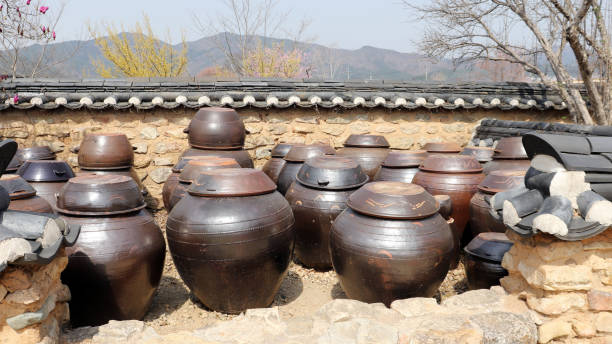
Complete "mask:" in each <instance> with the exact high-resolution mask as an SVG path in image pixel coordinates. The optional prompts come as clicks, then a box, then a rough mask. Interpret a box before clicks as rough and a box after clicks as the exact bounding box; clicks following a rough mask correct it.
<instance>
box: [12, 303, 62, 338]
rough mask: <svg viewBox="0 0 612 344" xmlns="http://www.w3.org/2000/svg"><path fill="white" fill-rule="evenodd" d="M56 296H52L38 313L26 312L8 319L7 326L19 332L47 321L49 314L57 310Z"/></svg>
mask: <svg viewBox="0 0 612 344" xmlns="http://www.w3.org/2000/svg"><path fill="white" fill-rule="evenodd" d="M55 301H56V296H55V294H51V295H50V296H49V297H48V298H47V299H46V300H45V303H43V305H42V307H40V309H39V310H37V311H36V312H26V313H22V314H19V315H16V316H14V317H11V318H8V319H6V324H7V325H9V326H10V327H11V328H12V329H13V330H15V331H18V330H21V329H22V328H24V327H27V326H30V325H34V324H38V323H39V322H41V321H43V320H45V319H46V318H47V316H48V315H49V313H51V311H53V309H55Z"/></svg>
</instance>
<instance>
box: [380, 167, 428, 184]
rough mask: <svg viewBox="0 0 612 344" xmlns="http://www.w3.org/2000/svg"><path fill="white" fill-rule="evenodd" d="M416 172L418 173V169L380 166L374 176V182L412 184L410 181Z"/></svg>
mask: <svg viewBox="0 0 612 344" xmlns="http://www.w3.org/2000/svg"><path fill="white" fill-rule="evenodd" d="M417 172H419V168H418V167H405V168H401V167H400V168H392V167H385V166H381V167H380V168H379V169H378V171H377V172H376V175H374V181H392V182H402V183H412V179H413V178H414V175H415V174H417Z"/></svg>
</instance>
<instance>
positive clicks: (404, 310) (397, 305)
mask: <svg viewBox="0 0 612 344" xmlns="http://www.w3.org/2000/svg"><path fill="white" fill-rule="evenodd" d="M391 309H393V310H394V311H396V312H399V313H400V314H402V315H403V316H405V317H414V316H421V315H427V314H432V313H441V312H442V311H443V308H442V306H440V305H439V304H438V302H436V300H435V299H432V298H427V297H414V298H410V299H405V300H395V301H393V302H392V303H391Z"/></svg>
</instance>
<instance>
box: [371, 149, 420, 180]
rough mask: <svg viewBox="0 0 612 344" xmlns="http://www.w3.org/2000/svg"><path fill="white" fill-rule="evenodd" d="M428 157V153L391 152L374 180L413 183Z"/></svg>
mask: <svg viewBox="0 0 612 344" xmlns="http://www.w3.org/2000/svg"><path fill="white" fill-rule="evenodd" d="M426 157H427V152H426V151H405V152H390V153H389V155H387V158H386V159H385V161H383V162H382V164H381V166H380V168H379V169H378V172H376V175H375V176H374V180H375V181H392V182H402V183H412V178H414V175H415V174H416V173H417V172H418V171H419V165H421V162H422V161H423V160H424V159H425V158H426Z"/></svg>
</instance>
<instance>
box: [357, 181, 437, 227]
mask: <svg viewBox="0 0 612 344" xmlns="http://www.w3.org/2000/svg"><path fill="white" fill-rule="evenodd" d="M347 205H348V206H349V207H350V208H351V209H353V210H355V211H356V212H359V213H362V214H365V215H370V216H374V217H382V218H389V219H421V218H425V217H429V216H431V215H433V214H435V213H437V212H438V210H439V209H440V206H439V204H438V202H437V201H436V199H435V198H434V197H433V196H432V195H431V194H429V193H428V192H427V191H425V189H424V188H422V187H421V186H419V185H416V184H408V183H402V182H386V181H385V182H373V183H368V184H366V185H364V186H362V187H361V188H359V189H358V190H357V191H355V192H353V193H352V194H351V195H350V196H349V199H348V201H347Z"/></svg>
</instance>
